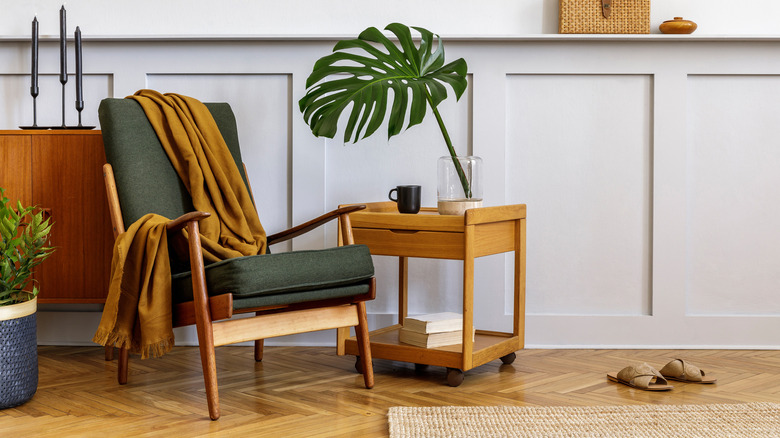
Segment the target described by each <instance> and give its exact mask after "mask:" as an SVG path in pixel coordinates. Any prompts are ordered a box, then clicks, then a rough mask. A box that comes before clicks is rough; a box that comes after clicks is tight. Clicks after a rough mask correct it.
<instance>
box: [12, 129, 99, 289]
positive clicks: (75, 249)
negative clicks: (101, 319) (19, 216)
mask: <svg viewBox="0 0 780 438" xmlns="http://www.w3.org/2000/svg"><path fill="white" fill-rule="evenodd" d="M105 162H106V158H105V152H104V151H103V138H102V136H101V132H100V131H94V130H93V131H87V130H30V131H26V130H13V131H11V130H8V131H2V130H0V187H3V188H5V189H6V191H5V195H6V197H8V198H9V199H11V201H12V202H15V201H16V200H17V199H19V200H20V201H22V204H24V205H37V206H38V207H40V208H41V209H43V211H44V212H45V213H46V214H49V215H50V216H51V219H52V221H53V222H54V227H53V228H52V234H51V243H52V245H53V246H55V247H57V250H56V251H55V252H54V254H53V255H52V256H51V257H50V258H49V259H48V260H46V261H45V262H44V263H42V264H41V265H40V266H38V268H37V269H36V271H35V274H34V278H35V280H36V281H37V282H38V287H39V289H40V294H39V295H38V301H39V302H41V303H102V302H104V301H105V297H106V292H107V287H108V280H109V271H110V265H111V254H112V244H113V241H114V238H113V235H112V231H111V221H110V219H109V216H108V207H107V204H106V195H105V191H104V188H103V187H104V185H103V174H102V166H103V164H104V163H105Z"/></svg>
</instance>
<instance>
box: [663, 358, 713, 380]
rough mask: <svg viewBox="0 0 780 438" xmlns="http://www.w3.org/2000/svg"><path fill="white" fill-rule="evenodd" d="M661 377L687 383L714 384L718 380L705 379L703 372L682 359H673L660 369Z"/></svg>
mask: <svg viewBox="0 0 780 438" xmlns="http://www.w3.org/2000/svg"><path fill="white" fill-rule="evenodd" d="M661 375H663V376H664V377H666V378H667V379H669V380H676V381H678V382H687V383H715V382H716V381H717V380H718V379H716V378H714V377H707V376H706V374H705V372H704V371H702V370H700V369H699V368H698V367H696V366H695V365H691V364H689V363H687V362H685V361H684V360H682V359H675V360H673V361H671V362H669V363H668V364H666V365H664V367H663V368H661Z"/></svg>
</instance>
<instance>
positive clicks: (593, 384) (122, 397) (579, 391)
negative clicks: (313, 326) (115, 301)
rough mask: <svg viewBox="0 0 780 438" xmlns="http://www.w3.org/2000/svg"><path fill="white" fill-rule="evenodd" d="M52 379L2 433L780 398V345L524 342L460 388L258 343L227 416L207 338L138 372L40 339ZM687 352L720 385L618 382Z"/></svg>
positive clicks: (169, 432) (242, 359)
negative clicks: (209, 387) (395, 410)
mask: <svg viewBox="0 0 780 438" xmlns="http://www.w3.org/2000/svg"><path fill="white" fill-rule="evenodd" d="M39 351H40V355H39V363H40V383H39V386H38V392H37V393H36V395H35V397H34V398H33V399H32V400H31V401H29V402H28V403H26V404H24V405H22V406H20V407H17V408H11V409H6V410H1V411H0V435H2V436H8V437H22V436H36V437H37V436H52V437H64V436H100V437H114V436H150V437H155V436H160V437H171V436H187V437H194V436H210V435H220V436H233V435H235V436H272V437H275V438H283V437H297V436H300V437H325V436H344V437H353V436H354V437H364V436H367V437H382V436H387V422H386V418H385V415H386V413H387V409H388V408H389V407H391V406H399V405H403V406H439V405H463V406H465V405H514V406H522V405H539V406H564V405H623V404H626V405H627V404H647V403H653V404H688V403H697V404H699V403H738V402H752V401H770V402H780V352H778V351H732V350H689V351H679V350H676V351H675V350H524V351H520V352H518V354H517V360H516V361H515V363H514V364H512V365H501V362H500V361H494V362H492V363H489V364H486V365H483V366H481V367H478V368H476V369H473V370H470V371H468V372H467V373H466V379H465V381H464V382H463V384H462V385H461V386H459V387H457V388H452V387H449V386H447V385H446V384H445V377H444V369H443V368H438V367H429V368H428V369H427V370H425V371H415V368H414V365H411V364H405V363H400V362H391V361H383V360H376V361H375V364H374V365H375V373H376V385H375V387H374V389H371V390H367V389H365V388H364V387H363V386H362V378H361V377H360V375H358V374H357V373H356V372H355V370H354V358H352V357H343V356H341V357H340V356H336V355H335V349H333V348H319V347H318V348H303V347H268V348H266V353H265V358H264V360H263V362H261V363H255V362H254V360H253V359H252V350H251V348H248V347H222V348H220V349H217V352H218V354H217V366H218V369H219V371H218V373H219V383H220V398H221V408H222V418H221V419H220V420H218V421H210V420H209V419H208V413H207V410H206V400H205V396H204V389H203V382H202V378H201V372H200V368H199V367H200V365H199V364H200V360H199V358H198V352H197V349H195V348H191V347H181V348H176V349H175V350H174V351H173V352H172V353H171V354H169V355H166V356H165V357H164V358H162V359H150V360H145V361H140V360H138V359H135V358H133V359H135V360H131V374H130V382H129V384H128V385H126V386H119V385H118V384H117V383H116V376H115V373H116V362H106V361H104V360H103V351H102V349H101V348H97V347H95V348H92V347H40V350H39ZM676 357H682V358H686V359H688V360H689V361H690V362H692V363H695V364H697V365H699V366H700V367H701V368H703V369H705V370H707V371H709V374H712V375H715V376H717V377H718V379H719V380H718V383H717V384H715V385H694V384H682V383H675V385H676V386H675V389H674V390H673V391H670V392H645V391H638V390H634V389H631V388H628V387H626V386H623V385H619V384H615V383H611V382H608V381H607V379H606V378H605V374H606V373H607V372H608V371H617V370H619V369H620V368H622V367H623V366H625V365H628V364H630V363H633V362H637V361H638V362H647V363H649V364H651V365H653V366H655V367H656V368H660V367H661V366H663V365H664V364H665V363H666V362H667V361H668V360H670V359H672V358H676Z"/></svg>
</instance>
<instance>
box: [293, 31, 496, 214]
mask: <svg viewBox="0 0 780 438" xmlns="http://www.w3.org/2000/svg"><path fill="white" fill-rule="evenodd" d="M412 29H414V30H416V31H417V32H418V33H419V34H420V40H419V45H415V42H414V39H413V38H412V32H411V29H410V28H409V27H408V26H405V25H403V24H400V23H393V24H390V25H388V26H387V27H386V28H385V30H389V31H390V32H392V33H393V34H394V35H395V36H396V38H397V39H398V41H397V44H395V43H393V42H392V41H390V39H389V38H387V37H386V36H385V35H384V34H383V33H382V32H381V31H379V30H378V29H377V28H375V27H369V28H368V29H366V30H364V31H363V32H361V33H360V35H359V36H358V38H357V39H350V40H344V41H339V42H338V43H337V44H336V45H335V47H334V48H333V53H331V54H330V55H327V56H325V57H323V58H321V59H320V60H318V61H317V62H316V63H315V64H314V68H313V71H312V73H311V75H310V76H309V78H308V79H307V80H306V88H307V92H306V95H305V96H304V97H303V98H302V99H301V100H300V101H299V102H298V105H299V107H300V110H301V112H302V113H303V118H304V120H305V121H306V123H307V124H308V125H309V127H310V128H311V131H312V133H313V134H314V135H315V136H318V137H327V138H333V137H334V136H335V134H336V126H337V123H338V120H339V118H340V117H341V114H342V112H343V111H344V110H345V109H347V107H348V106H350V104H351V105H352V110H351V112H350V115H349V119H348V121H347V125H346V128H345V130H344V142H345V143H346V142H349V141H352V142H357V141H358V140H360V139H363V138H366V137H368V136H370V135H371V134H373V133H374V132H376V131H377V129H378V128H379V127H380V126H381V124H382V122H383V121H384V120H385V115H387V119H388V130H387V137H388V139H389V138H390V137H392V136H394V135H397V134H399V133H401V131H403V130H405V129H408V128H410V127H412V126H414V125H417V124H419V123H421V122H422V121H423V119H424V118H425V115H426V113H427V111H428V108H430V109H431V111H432V112H433V115H434V117H435V118H436V122H437V123H438V125H439V129H440V130H441V134H442V136H443V137H444V142H445V144H446V146H447V151H448V152H449V155H448V156H445V157H442V158H441V159H439V173H438V175H439V185H438V195H439V212H440V213H442V214H453V213H454V214H458V213H459V214H463V209H464V208H473V207H476V206H479V205H481V202H482V199H481V187H477V185H478V182H479V181H478V178H479V173H478V172H479V170H478V169H475V168H474V167H473V166H477V165H479V164H480V160H479V159H478V158H476V157H458V156H457V154H456V153H455V148H454V147H453V145H452V140H451V139H450V136H449V133H448V132H447V128H446V126H445V125H444V120H443V119H442V117H441V114H440V113H439V109H438V105H439V104H440V103H441V102H442V101H443V100H444V99H446V98H447V87H446V86H445V85H449V86H450V87H451V88H452V90H453V91H454V92H455V97H456V100H460V97H461V96H462V95H463V92H464V91H465V90H466V88H467V87H468V80H467V78H466V73H467V71H468V67H467V66H466V61H464V60H463V58H459V59H457V60H455V61H453V62H450V63H449V64H446V65H445V63H444V43H443V42H442V40H441V38H440V37H439V36H438V35H434V34H433V33H431V32H430V31H428V30H426V29H423V28H421V27H413V28H412ZM434 38H435V39H436V44H435V45H434ZM391 90H392V92H393V99H392V102H393V104H392V106H391V107H390V108H388V106H389V103H390V101H391V100H390V99H389V93H390V91H391ZM407 111H408V116H407ZM458 198H459V199H458ZM455 199H458V200H460V201H461V202H460V203H461V204H462V205H461V206H460V207H459V209H457V210H456V211H453V210H451V209H448V208H446V207H447V205H448V204H449V203H451V202H452V201H454V200H455Z"/></svg>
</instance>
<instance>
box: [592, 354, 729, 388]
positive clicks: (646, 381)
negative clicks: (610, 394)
mask: <svg viewBox="0 0 780 438" xmlns="http://www.w3.org/2000/svg"><path fill="white" fill-rule="evenodd" d="M607 378H608V379H609V380H611V381H613V382H618V383H622V384H624V385H628V386H630V387H632V388H637V389H643V390H645V391H668V390H670V389H672V388H674V386H672V385H670V384H669V382H668V381H667V379H669V380H676V381H678V382H686V383H715V382H716V381H717V379H715V378H713V377H707V376H706V373H705V372H704V371H702V370H701V369H699V368H698V367H696V366H694V365H691V364H689V363H686V362H685V361H684V360H682V359H675V360H673V361H671V362H669V363H668V364H666V365H665V366H664V367H663V368H661V371H660V372H659V371H657V370H656V369H655V368H653V367H651V366H650V365H648V364H646V363H643V364H641V365H630V366H627V367H625V368H623V369H622V370H620V371H619V372H617V373H609V374H607Z"/></svg>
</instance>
